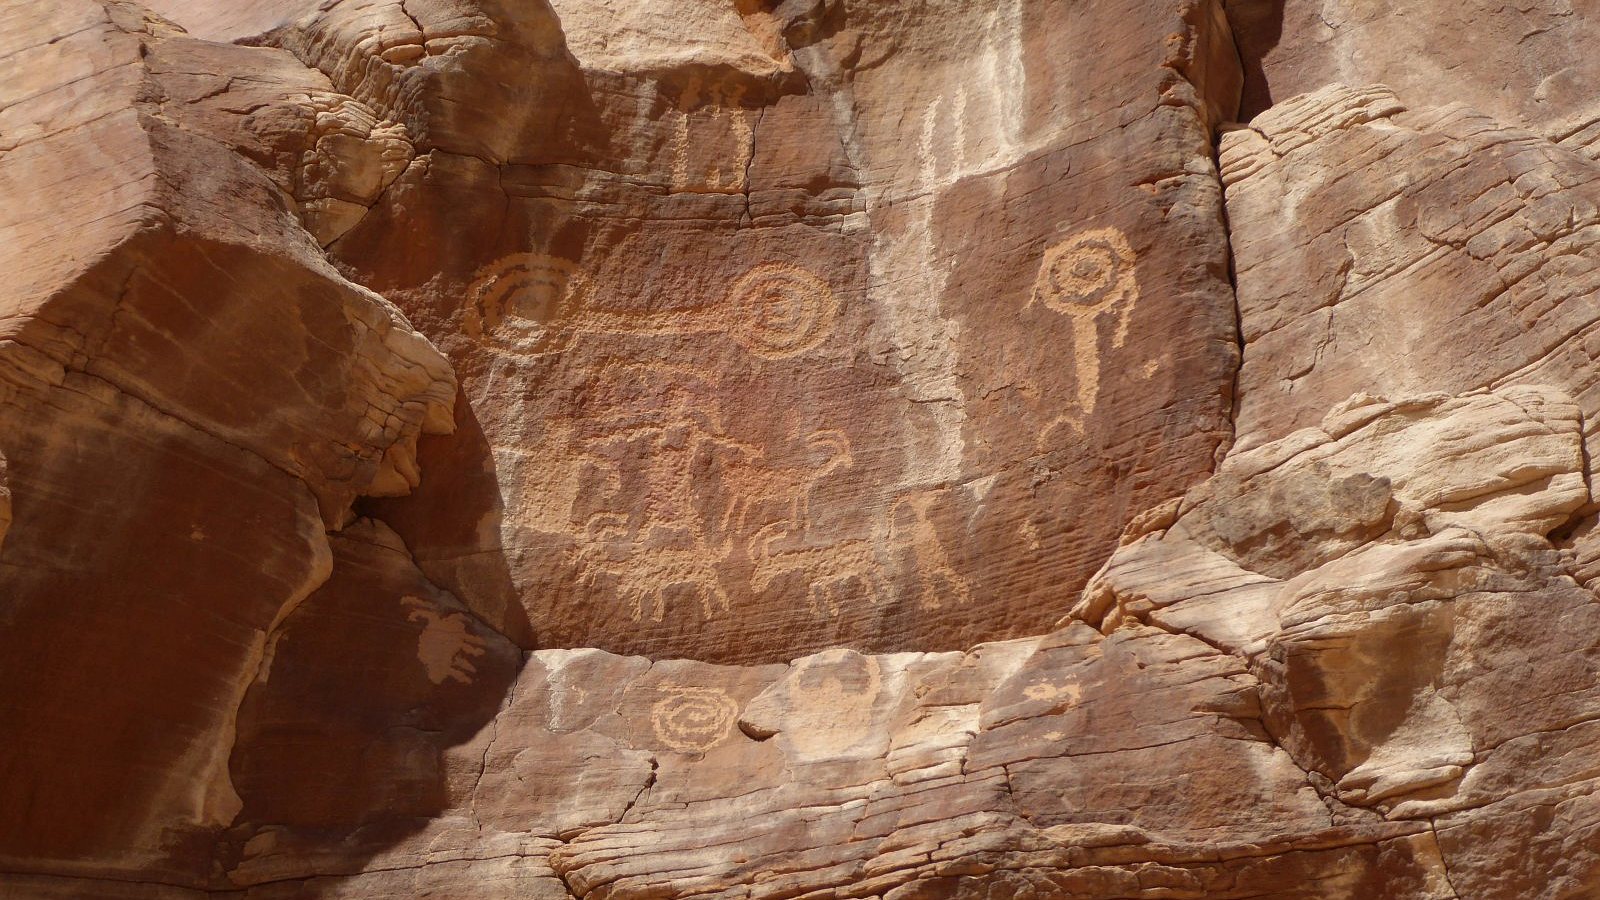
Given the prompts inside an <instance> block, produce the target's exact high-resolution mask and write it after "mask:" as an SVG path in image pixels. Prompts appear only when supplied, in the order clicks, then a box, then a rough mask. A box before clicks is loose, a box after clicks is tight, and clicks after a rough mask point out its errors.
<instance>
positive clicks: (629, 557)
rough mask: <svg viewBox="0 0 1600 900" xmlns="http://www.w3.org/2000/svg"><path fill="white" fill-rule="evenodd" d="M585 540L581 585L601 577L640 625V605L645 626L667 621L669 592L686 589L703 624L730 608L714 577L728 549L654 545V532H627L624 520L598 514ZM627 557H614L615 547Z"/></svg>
mask: <svg viewBox="0 0 1600 900" xmlns="http://www.w3.org/2000/svg"><path fill="white" fill-rule="evenodd" d="M585 531H586V534H587V537H588V540H587V542H586V543H584V544H581V545H580V546H579V547H578V548H577V550H576V554H577V557H578V562H579V564H580V566H581V569H582V573H581V574H580V576H579V578H580V580H581V581H582V582H583V583H584V584H586V585H588V586H589V587H594V586H595V584H596V583H597V582H598V580H599V578H600V576H602V575H604V576H609V577H611V578H613V579H615V581H616V589H617V593H618V595H619V596H621V597H622V598H623V599H624V600H626V601H627V603H628V615H629V617H630V618H631V619H632V620H633V621H635V622H638V621H640V620H641V619H642V618H643V617H644V614H645V605H646V603H647V602H648V603H649V606H650V621H652V622H660V621H661V620H662V619H664V618H665V617H666V610H667V595H668V593H669V592H670V591H671V589H672V588H675V587H678V588H687V589H688V590H690V591H691V592H692V593H693V595H694V597H695V599H696V600H697V601H698V602H699V603H700V611H701V614H702V615H704V617H705V619H706V621H710V620H712V619H714V618H716V617H717V615H718V614H719V613H726V612H728V611H730V610H731V609H732V608H733V604H732V602H731V601H730V600H729V599H728V594H727V592H726V591H725V590H723V588H722V582H721V579H720V578H719V577H718V573H719V571H720V569H721V567H722V562H723V561H724V560H725V559H726V558H727V556H728V553H729V550H730V549H731V546H730V544H729V543H724V544H723V545H722V546H721V547H710V546H707V545H705V544H702V543H699V542H695V543H691V544H689V545H687V546H683V545H672V544H665V545H663V544H656V543H653V542H652V541H651V539H652V538H656V537H658V535H657V534H656V533H655V530H654V529H639V530H637V531H634V530H630V528H629V526H628V521H627V518H626V517H625V516H622V515H619V514H615V513H600V514H597V515H596V516H594V517H593V518H592V519H591V520H590V521H589V522H588V524H587V526H586V528H585ZM619 546H620V547H624V548H625V549H626V553H625V554H624V555H622V556H620V557H619V556H616V555H614V553H613V551H614V548H616V547H619Z"/></svg>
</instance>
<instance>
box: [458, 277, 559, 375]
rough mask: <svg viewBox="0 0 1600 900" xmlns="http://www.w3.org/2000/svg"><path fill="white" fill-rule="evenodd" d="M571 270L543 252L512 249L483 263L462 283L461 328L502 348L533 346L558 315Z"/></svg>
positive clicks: (522, 348)
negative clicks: (466, 283) (464, 285)
mask: <svg viewBox="0 0 1600 900" xmlns="http://www.w3.org/2000/svg"><path fill="white" fill-rule="evenodd" d="M573 269H574V266H573V264H572V263H571V262H569V261H567V260H564V259H558V258H556V257H553V256H547V255H545V254H542V253H516V254H512V255H511V256H506V257H503V258H501V259H499V260H496V261H495V262H492V263H490V264H489V265H487V266H484V267H483V268H482V269H479V270H478V273H477V275H476V276H475V277H474V278H473V280H472V284H471V285H469V286H468V287H467V297H466V299H467V304H466V315H465V318H464V319H463V320H462V331H464V332H465V333H466V335H467V336H468V337H472V338H479V339H481V340H484V341H485V342H487V343H489V344H492V345H496V346H499V347H501V348H502V349H508V350H523V351H526V350H530V349H532V348H533V347H534V346H535V345H537V344H538V343H539V341H541V340H542V339H543V338H544V337H545V335H546V334H547V333H548V330H549V328H550V324H551V323H552V322H553V321H554V320H555V319H556V318H557V316H558V315H559V314H560V312H561V306H562V303H563V302H564V301H565V300H566V298H567V292H568V285H569V282H570V280H571V278H572V273H573Z"/></svg>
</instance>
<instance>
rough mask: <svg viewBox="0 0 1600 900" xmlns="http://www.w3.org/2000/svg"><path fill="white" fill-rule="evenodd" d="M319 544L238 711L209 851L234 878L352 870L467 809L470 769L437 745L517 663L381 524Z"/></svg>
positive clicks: (492, 700) (456, 735)
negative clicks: (323, 559) (230, 822)
mask: <svg viewBox="0 0 1600 900" xmlns="http://www.w3.org/2000/svg"><path fill="white" fill-rule="evenodd" d="M332 544H333V552H334V567H333V574H332V576H331V577H330V578H329V580H328V582H327V583H326V584H324V585H323V586H322V588H320V589H319V590H318V591H317V592H316V593H315V594H313V595H312V596H311V597H310V598H308V599H307V600H306V601H305V602H304V603H303V604H301V606H300V607H299V608H297V609H296V610H295V612H294V613H292V614H291V615H290V616H289V617H288V619H287V620H285V622H284V623H283V624H282V626H281V627H280V628H279V629H278V630H277V632H275V634H274V639H273V641H272V642H271V643H270V644H269V646H268V648H267V654H266V658H265V659H264V660H263V663H262V667H261V674H260V676H259V677H258V679H257V680H256V683H255V685H254V686H253V687H252V688H251V689H250V691H249V693H248V694H247V695H246V698H245V701H244V704H243V705H242V706H241V708H240V711H239V721H238V733H237V739H236V741H235V744H234V749H233V754H232V758H231V761H230V772H231V776H232V780H233V785H234V788H235V790H236V791H237V792H238V794H239V798H240V800H241V801H242V804H243V806H242V809H241V812H240V814H239V816H238V817H237V819H236V820H235V821H236V824H235V825H234V827H233V828H232V829H230V831H229V832H228V834H227V835H226V836H225V839H224V841H223V846H222V848H221V860H220V862H221V863H222V866H223V867H224V868H225V869H226V870H227V871H228V872H229V875H230V879H231V880H232V881H234V882H235V883H238V884H241V885H250V884H260V883H263V882H270V881H277V880H282V879H298V878H307V877H311V876H314V875H327V874H344V873H349V872H355V871H360V870H361V869H362V868H363V867H364V866H365V864H366V863H367V861H368V860H370V859H371V858H372V856H373V855H375V854H377V853H379V852H382V851H384V850H387V849H389V848H392V847H394V846H396V845H398V844H400V843H401V842H402V841H403V840H404V839H405V838H406V837H408V836H410V835H412V834H414V833H416V832H417V831H419V830H421V829H423V828H426V827H428V825H429V824H430V823H431V822H433V821H434V820H435V819H436V818H437V817H439V816H440V815H442V814H444V813H445V812H446V811H447V810H450V809H452V808H460V807H462V806H463V805H470V804H466V803H464V802H463V798H470V796H471V794H472V792H473V790H474V788H475V787H476V777H477V776H478V774H479V773H477V772H462V771H459V767H458V769H457V770H456V771H451V769H450V767H449V766H448V765H447V763H446V754H445V751H446V750H447V749H448V748H450V747H453V746H456V745H459V744H462V743H465V742H466V741H468V740H470V739H471V738H472V737H473V736H474V735H475V734H477V733H478V732H479V730H480V729H482V728H483V727H484V726H486V725H487V724H488V723H489V722H491V721H492V720H493V718H494V716H495V713H496V712H497V711H498V710H499V708H500V706H501V702H502V700H503V699H504V698H505V696H506V695H507V693H508V692H509V691H510V689H511V686H512V684H513V682H514V681H515V680H516V677H517V673H518V671H519V669H520V667H521V663H522V653H521V651H520V650H519V649H518V648H517V647H516V646H515V645H514V644H513V643H512V642H511V641H509V640H507V639H506V638H505V636H503V635H501V634H499V633H498V632H497V631H495V630H494V629H492V628H490V627H489V626H488V625H487V624H486V623H485V622H483V620H481V619H480V618H478V617H477V616H475V615H473V614H472V613H471V612H470V611H468V610H467V608H466V607H465V606H463V605H462V604H461V603H460V602H459V601H457V600H456V598H455V597H454V596H452V595H451V594H450V593H448V592H446V591H443V590H441V589H439V588H438V587H437V586H436V585H434V584H433V583H431V582H430V581H428V579H427V578H425V577H424V576H423V574H422V573H421V572H420V571H419V570H418V569H417V568H416V567H415V566H414V565H413V564H412V562H411V557H410V554H409V553H408V552H407V550H406V547H405V544H404V543H403V542H402V541H401V540H400V538H399V536H398V535H396V534H395V532H394V531H393V530H392V529H390V528H388V527H387V526H386V525H384V524H383V523H382V522H379V521H376V520H373V519H360V520H357V521H356V522H355V523H353V524H351V525H350V526H348V527H347V528H345V529H344V530H343V531H342V532H340V533H338V534H336V535H333V536H332Z"/></svg>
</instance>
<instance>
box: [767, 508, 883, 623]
mask: <svg viewBox="0 0 1600 900" xmlns="http://www.w3.org/2000/svg"><path fill="white" fill-rule="evenodd" d="M790 527H791V526H790V525H789V524H788V523H785V522H770V523H768V524H766V525H764V526H762V527H761V529H760V530H759V531H757V532H756V533H755V535H754V536H753V537H752V538H751V539H750V543H749V553H750V560H751V563H752V570H751V574H750V587H751V590H753V591H755V592H756V593H757V594H764V593H766V592H767V590H768V589H769V588H770V587H772V585H773V583H774V582H776V581H778V580H779V579H781V578H784V577H786V576H789V575H799V576H802V577H803V578H804V579H805V581H806V604H807V606H808V607H809V608H810V610H811V612H812V613H813V614H817V615H820V614H822V613H823V612H826V613H827V614H828V615H830V616H837V615H838V614H839V609H840V606H839V601H840V600H841V599H848V598H849V596H850V595H849V594H848V593H847V592H846V587H847V586H848V585H849V584H850V583H851V582H852V581H853V582H856V583H857V584H858V585H859V586H860V588H861V592H862V593H863V594H864V595H865V596H866V598H867V599H868V600H870V601H871V602H873V603H878V602H879V601H880V600H881V599H882V590H881V583H882V569H881V566H880V565H879V562H878V554H877V551H876V550H874V549H873V546H872V544H871V543H870V542H868V541H863V540H843V541H837V542H835V543H832V544H824V545H821V546H815V547H811V546H805V545H800V546H790V547H778V546H776V545H777V544H778V543H779V542H780V541H783V540H785V539H786V538H788V537H789V536H790V533H791V532H790Z"/></svg>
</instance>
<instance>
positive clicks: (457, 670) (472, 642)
mask: <svg viewBox="0 0 1600 900" xmlns="http://www.w3.org/2000/svg"><path fill="white" fill-rule="evenodd" d="M400 603H401V605H402V606H404V607H406V608H407V609H408V610H409V612H407V613H406V620H407V621H410V622H420V623H422V632H421V633H420V634H418V635H417V660H418V661H419V662H421V663H422V666H423V668H424V669H426V670H427V673H428V680H429V681H431V682H433V683H434V684H444V683H445V682H446V681H458V682H460V683H462V684H471V683H472V682H473V679H474V678H475V677H476V676H477V672H478V667H477V665H476V664H475V663H474V662H473V659H474V658H476V657H479V656H483V655H484V653H486V652H487V647H488V642H487V641H485V640H484V639H483V638H481V637H478V636H477V635H475V634H473V633H472V630H471V628H472V626H471V624H470V622H469V620H468V618H467V614H466V613H463V612H448V613H447V612H444V611H443V610H441V609H439V607H438V606H436V605H435V604H433V603H430V602H428V601H427V600H424V599H422V598H421V597H409V596H408V597H402V598H400Z"/></svg>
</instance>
